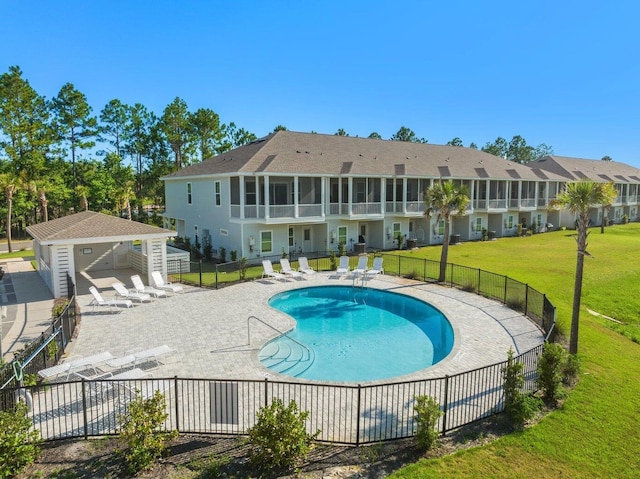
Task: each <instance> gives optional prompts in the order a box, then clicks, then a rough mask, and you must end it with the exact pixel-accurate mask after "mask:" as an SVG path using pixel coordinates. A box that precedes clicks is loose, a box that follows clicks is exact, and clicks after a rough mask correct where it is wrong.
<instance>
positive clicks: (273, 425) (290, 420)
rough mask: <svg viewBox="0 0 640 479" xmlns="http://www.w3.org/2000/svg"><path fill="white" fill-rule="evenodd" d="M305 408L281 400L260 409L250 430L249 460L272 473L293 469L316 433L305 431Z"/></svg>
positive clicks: (275, 400) (304, 454) (306, 451)
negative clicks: (250, 447) (286, 404)
mask: <svg viewBox="0 0 640 479" xmlns="http://www.w3.org/2000/svg"><path fill="white" fill-rule="evenodd" d="M308 417H309V412H308V411H299V410H298V405H297V404H296V402H295V401H291V402H290V403H289V406H287V407H285V406H284V403H283V402H282V401H281V400H280V399H274V400H273V402H272V403H271V405H270V406H265V407H262V408H260V410H259V411H258V413H257V420H256V424H255V426H253V427H252V428H250V429H249V431H248V432H249V443H250V444H251V445H252V447H253V449H252V451H251V463H252V464H253V465H254V466H256V467H257V468H258V469H260V470H262V471H263V472H267V473H272V472H279V471H286V470H290V469H293V468H295V467H296V466H297V465H298V463H299V462H300V461H301V460H303V459H304V458H305V457H306V456H307V454H308V453H309V451H310V450H311V447H312V445H311V442H312V441H313V440H314V439H315V438H316V437H317V436H318V434H319V433H320V431H317V432H316V433H315V434H309V433H307V429H306V427H305V421H306V420H307V418H308Z"/></svg>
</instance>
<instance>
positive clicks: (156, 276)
mask: <svg viewBox="0 0 640 479" xmlns="http://www.w3.org/2000/svg"><path fill="white" fill-rule="evenodd" d="M151 278H152V279H153V287H154V288H158V289H162V290H164V291H171V292H172V293H184V288H183V287H182V285H180V284H173V283H167V282H166V281H165V280H164V278H163V277H162V275H161V274H160V271H154V272H153V273H151Z"/></svg>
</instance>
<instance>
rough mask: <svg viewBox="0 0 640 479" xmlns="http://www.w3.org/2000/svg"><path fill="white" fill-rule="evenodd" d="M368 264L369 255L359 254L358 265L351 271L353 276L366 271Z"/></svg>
mask: <svg viewBox="0 0 640 479" xmlns="http://www.w3.org/2000/svg"><path fill="white" fill-rule="evenodd" d="M368 264H369V257H368V256H367V255H362V256H360V257H359V258H358V266H356V267H355V268H354V270H353V271H351V274H352V275H353V276H361V275H364V274H365V273H366V272H367V268H368Z"/></svg>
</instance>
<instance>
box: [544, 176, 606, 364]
mask: <svg viewBox="0 0 640 479" xmlns="http://www.w3.org/2000/svg"><path fill="white" fill-rule="evenodd" d="M616 196H617V191H616V189H615V187H614V186H613V184H611V183H595V182H593V181H588V180H585V181H578V182H576V183H568V184H567V186H566V187H565V189H564V190H563V191H562V192H560V194H559V195H558V197H557V198H556V199H555V200H554V201H553V202H552V206H556V207H564V208H568V209H569V211H570V212H571V213H572V214H574V215H577V219H576V229H577V231H578V237H577V238H576V241H577V243H578V254H577V262H576V277H575V283H574V287H573V311H572V315H571V337H570V339H569V353H571V354H577V353H578V326H579V320H580V299H581V297H582V275H583V272H584V257H585V255H588V254H589V253H588V252H587V246H588V245H587V236H588V235H589V232H588V230H587V228H588V226H589V209H591V208H593V207H597V206H598V205H605V204H611V203H613V200H614V199H615V197H616Z"/></svg>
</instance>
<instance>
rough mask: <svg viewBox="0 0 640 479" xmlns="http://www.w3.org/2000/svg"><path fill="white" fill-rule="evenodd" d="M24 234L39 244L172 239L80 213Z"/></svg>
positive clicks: (134, 223) (139, 225)
mask: <svg viewBox="0 0 640 479" xmlns="http://www.w3.org/2000/svg"><path fill="white" fill-rule="evenodd" d="M27 233H29V234H30V235H31V237H32V238H33V239H35V240H37V241H39V242H40V243H41V244H63V243H74V244H80V243H96V242H104V243H107V242H111V241H113V242H116V241H130V240H134V239H149V238H157V237H165V238H166V237H170V236H175V234H176V233H175V231H171V230H166V229H164V228H158V227H157V226H152V225H147V224H144V223H138V222H137V221H129V220H125V219H122V218H117V217H115V216H109V215H105V214H103V213H97V212H95V211H81V212H80V213H75V214H73V215H69V216H63V217H62V218H57V219H55V220H51V221H46V222H44V223H38V224H36V225H31V226H27Z"/></svg>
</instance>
